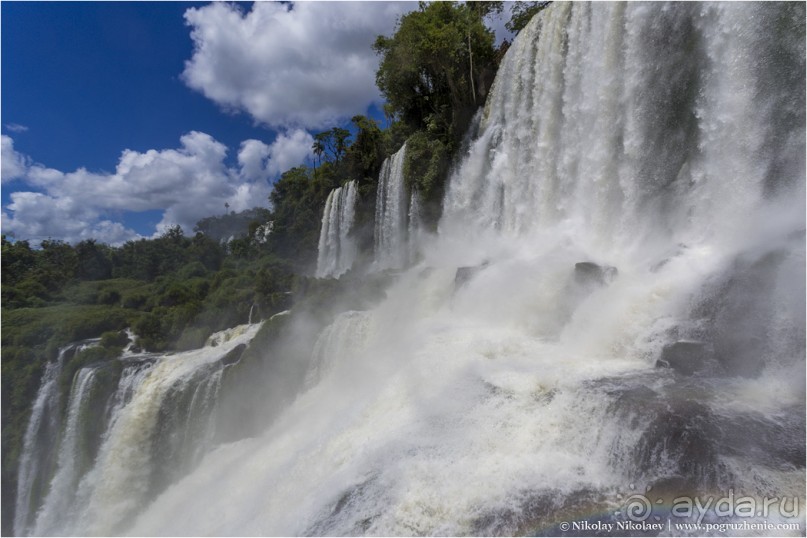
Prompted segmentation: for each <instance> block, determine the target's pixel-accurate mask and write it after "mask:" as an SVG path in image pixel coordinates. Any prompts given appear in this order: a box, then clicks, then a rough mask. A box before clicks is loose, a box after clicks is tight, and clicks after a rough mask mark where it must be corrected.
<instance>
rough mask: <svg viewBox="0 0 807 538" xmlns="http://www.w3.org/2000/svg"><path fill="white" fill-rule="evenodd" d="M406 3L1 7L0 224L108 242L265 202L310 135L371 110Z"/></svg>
mask: <svg viewBox="0 0 807 538" xmlns="http://www.w3.org/2000/svg"><path fill="white" fill-rule="evenodd" d="M416 7H417V4H416V3H414V2H397V3H396V2H378V3H376V2H355V3H354V2H302V3H297V4H280V3H273V2H261V3H256V4H252V3H241V4H224V3H215V4H206V3H190V2H67V3H59V2H42V3H40V2H3V3H2V4H0V10H1V12H2V48H1V49H0V50H1V51H2V65H1V67H2V120H1V121H0V123H1V124H2V213H3V214H2V228H3V233H5V234H9V235H13V236H14V237H16V238H18V239H31V240H33V241H39V240H42V239H46V238H53V239H62V240H66V241H71V242H75V241H80V240H82V239H87V238H95V239H98V240H100V241H103V242H107V243H111V244H119V243H122V242H124V241H126V240H129V239H133V238H137V237H150V236H153V235H154V234H159V233H161V231H163V230H164V229H165V228H167V227H168V226H171V225H174V224H180V225H181V226H183V228H184V229H185V230H186V232H191V231H192V228H193V225H194V224H195V222H197V221H198V220H199V219H201V218H203V217H206V216H209V215H212V214H217V213H221V212H223V211H224V210H225V209H224V204H225V203H227V204H229V207H230V210H236V211H238V210H242V209H247V208H250V207H254V206H258V205H261V206H266V205H267V196H268V194H269V192H270V190H271V185H272V183H273V181H274V180H276V179H277V177H278V176H279V174H280V172H282V171H283V170H286V169H288V168H290V167H292V166H296V165H298V164H300V163H305V162H309V159H310V158H311V155H310V147H311V142H312V139H311V134H312V133H316V132H319V131H320V130H323V129H327V128H330V127H331V126H333V125H336V124H344V123H345V122H346V121H347V120H348V119H349V118H350V117H351V116H353V115H355V114H369V115H371V116H375V117H378V113H377V111H378V105H379V104H380V102H381V96H380V95H379V93H378V89H377V88H376V87H375V83H374V80H375V70H376V68H377V65H378V58H377V57H376V55H375V54H374V53H373V51H372V49H371V44H372V42H373V40H374V39H375V36H377V35H379V34H384V35H390V34H391V33H392V32H393V30H394V27H395V22H396V19H397V17H399V16H400V15H401V14H403V13H405V12H407V11H409V10H411V9H415V8H416Z"/></svg>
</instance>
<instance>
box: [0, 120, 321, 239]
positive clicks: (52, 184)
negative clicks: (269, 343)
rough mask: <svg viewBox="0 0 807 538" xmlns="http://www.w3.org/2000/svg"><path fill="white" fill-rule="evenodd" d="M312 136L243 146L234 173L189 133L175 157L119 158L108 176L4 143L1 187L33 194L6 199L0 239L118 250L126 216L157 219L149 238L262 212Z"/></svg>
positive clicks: (220, 152)
mask: <svg viewBox="0 0 807 538" xmlns="http://www.w3.org/2000/svg"><path fill="white" fill-rule="evenodd" d="M311 143H312V141H311V139H310V135H308V134H307V133H305V132H304V131H292V132H291V133H285V134H280V135H279V136H278V137H277V138H276V139H275V141H274V142H273V143H271V144H268V145H267V144H264V143H263V142H260V141H258V140H247V141H245V142H243V143H242V144H241V150H240V151H239V153H238V156H237V157H238V166H237V167H234V168H233V167H228V166H227V165H226V164H225V158H226V156H227V148H226V147H225V146H224V145H223V144H221V143H220V142H218V141H216V140H215V139H214V138H213V137H211V136H210V135H208V134H206V133H201V132H198V131H191V132H190V133H188V134H186V135H184V136H182V137H181V138H180V147H179V148H177V149H163V150H154V149H152V150H148V151H146V152H143V153H141V152H137V151H132V150H125V151H124V152H123V153H122V155H121V157H120V159H119V161H118V164H117V166H116V168H115V172H114V173H111V174H109V173H95V172H90V171H88V170H86V169H84V168H79V169H78V170H76V171H75V172H68V173H65V172H62V171H60V170H55V169H53V168H47V167H45V166H43V165H41V164H36V163H34V164H31V160H30V159H29V158H28V157H26V156H23V155H21V154H19V153H18V152H16V151H15V150H14V147H13V140H12V139H11V138H10V137H8V136H5V135H3V138H2V144H3V145H2V151H3V154H2V158H3V169H2V179H3V182H6V181H8V180H10V179H20V180H22V181H24V182H25V183H27V184H28V185H29V186H30V187H33V188H34V189H35V191H34V190H32V191H19V192H14V193H12V194H11V195H10V198H11V203H9V204H8V205H7V206H6V208H5V210H4V211H3V215H2V218H3V231H4V233H9V232H11V233H13V234H14V236H15V237H17V238H19V239H32V240H35V241H37V240H42V239H46V238H53V239H62V240H65V241H69V242H76V241H81V240H83V239H89V238H94V239H97V240H99V241H102V242H105V243H109V244H120V243H123V242H125V241H127V240H130V239H136V238H138V237H140V235H139V234H138V233H137V232H135V231H134V230H132V229H130V228H127V227H126V226H124V225H123V224H122V223H121V222H120V220H121V218H122V216H123V215H124V214H125V213H129V212H141V211H152V210H159V211H162V219H161V220H160V222H159V223H158V224H157V226H156V229H155V234H159V233H162V232H163V231H165V230H166V229H167V228H168V227H170V226H173V225H175V224H179V225H180V226H182V227H183V229H184V230H185V231H186V232H191V230H192V229H193V226H194V224H195V223H196V222H198V221H199V220H200V219H201V218H204V217H207V216H210V215H215V214H220V213H222V212H223V211H224V204H225V203H227V204H228V205H229V208H230V210H231V211H241V210H244V209H249V208H251V207H255V206H259V205H264V206H265V205H267V203H268V202H267V198H268V195H269V192H270V191H271V188H272V187H271V184H270V182H269V180H270V179H271V178H273V177H275V176H276V175H277V174H278V173H279V172H280V171H281V170H285V169H286V168H289V167H290V166H293V165H295V164H298V163H300V162H302V161H303V160H304V159H306V158H308V157H309V156H310V151H311V149H310V148H311Z"/></svg>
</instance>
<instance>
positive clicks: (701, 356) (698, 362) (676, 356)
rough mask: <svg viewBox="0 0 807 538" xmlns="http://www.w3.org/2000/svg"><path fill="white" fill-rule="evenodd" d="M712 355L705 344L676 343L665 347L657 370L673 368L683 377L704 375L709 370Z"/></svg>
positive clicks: (657, 363)
mask: <svg viewBox="0 0 807 538" xmlns="http://www.w3.org/2000/svg"><path fill="white" fill-rule="evenodd" d="M711 355H712V353H711V352H710V349H709V346H708V345H706V344H705V343H703V342H688V341H681V342H675V343H674V344H670V345H668V346H665V347H664V349H663V350H662V352H661V358H660V359H659V360H657V361H656V368H671V369H673V370H675V371H676V372H678V373H679V374H683V375H693V374H696V373H702V372H705V371H706V370H707V369H709V367H710V363H711V362H712V361H711Z"/></svg>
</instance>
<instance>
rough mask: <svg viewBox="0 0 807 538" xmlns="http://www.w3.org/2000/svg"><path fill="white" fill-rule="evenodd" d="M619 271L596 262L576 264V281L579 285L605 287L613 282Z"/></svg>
mask: <svg viewBox="0 0 807 538" xmlns="http://www.w3.org/2000/svg"><path fill="white" fill-rule="evenodd" d="M618 274H619V271H617V269H616V267H611V266H610V265H597V264H596V263H594V262H578V263H576V264H574V279H575V282H577V283H578V284H583V285H591V284H596V285H599V286H605V285H607V284H610V283H611V282H613V280H614V279H615V278H616V277H617V275H618Z"/></svg>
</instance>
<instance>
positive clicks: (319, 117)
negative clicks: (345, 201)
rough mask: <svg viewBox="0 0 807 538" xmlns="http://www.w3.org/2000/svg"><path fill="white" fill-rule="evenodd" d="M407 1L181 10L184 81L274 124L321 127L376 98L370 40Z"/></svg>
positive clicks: (409, 5) (388, 28) (386, 30)
mask: <svg viewBox="0 0 807 538" xmlns="http://www.w3.org/2000/svg"><path fill="white" fill-rule="evenodd" d="M416 8H417V4H415V3H413V2H297V3H294V4H290V3H280V2H256V3H254V4H253V6H252V9H251V10H250V11H249V12H246V13H245V12H244V11H243V10H242V9H241V8H240V7H239V6H236V5H231V4H225V3H220V2H214V3H212V4H210V5H207V6H204V7H202V8H191V9H188V10H187V11H186V12H185V20H186V22H187V24H188V25H189V26H190V27H191V28H192V30H191V38H192V39H193V42H194V53H193V56H192V58H191V59H190V60H188V61H187V62H186V64H185V70H184V73H183V78H184V80H185V82H186V83H187V84H188V86H190V87H191V88H193V89H195V90H198V91H200V92H201V93H203V94H204V95H205V96H206V97H208V98H209V99H211V100H213V101H215V102H216V103H218V104H219V105H221V106H222V107H224V108H226V109H230V110H242V111H246V112H247V113H249V114H250V115H251V116H252V117H253V118H254V119H255V120H256V121H257V122H259V123H263V124H266V125H269V126H272V127H306V128H310V129H315V128H322V127H325V126H328V125H330V124H332V123H334V122H335V121H336V120H337V119H339V118H346V117H350V116H352V115H355V114H361V113H363V112H364V111H365V110H366V108H367V106H369V105H370V104H371V103H372V102H374V101H376V102H377V101H379V100H380V95H379V93H378V89H377V88H376V86H375V72H376V69H377V67H378V61H379V59H378V57H377V56H376V54H375V53H374V52H373V50H372V44H373V42H374V41H375V38H376V36H378V35H380V34H383V35H390V34H391V33H392V31H393V30H394V27H395V23H396V20H397V18H398V17H399V16H400V15H401V14H403V13H406V12H408V11H411V10H412V9H416Z"/></svg>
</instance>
